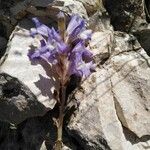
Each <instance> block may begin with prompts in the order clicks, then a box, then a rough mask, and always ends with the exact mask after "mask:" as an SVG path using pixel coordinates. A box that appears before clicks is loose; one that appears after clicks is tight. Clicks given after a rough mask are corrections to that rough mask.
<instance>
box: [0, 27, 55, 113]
mask: <svg viewBox="0 0 150 150" xmlns="http://www.w3.org/2000/svg"><path fill="white" fill-rule="evenodd" d="M11 36H12V37H13V38H10V41H9V44H8V48H7V55H5V56H4V57H3V59H5V60H4V63H3V64H2V65H1V69H0V72H2V73H7V74H9V75H11V76H12V77H16V78H17V79H18V80H20V81H21V82H22V83H23V84H25V85H26V86H28V87H29V89H30V90H31V91H32V92H33V94H34V95H35V96H36V97H37V99H38V101H39V103H41V105H43V106H44V107H45V112H47V111H48V109H52V108H53V107H54V105H55V100H54V99H53V96H52V92H53V90H54V88H55V86H56V85H57V83H56V82H55V79H54V78H53V77H52V76H51V75H52V70H51V71H49V70H47V65H46V64H45V63H44V62H43V67H44V68H45V70H44V69H43V67H42V66H41V65H31V62H30V60H29V58H28V56H27V54H28V52H29V49H30V45H31V44H38V43H37V41H38V40H37V39H33V38H31V37H29V32H28V30H24V29H22V28H16V30H15V31H14V32H13V33H12V35H11ZM50 74H51V75H50ZM49 76H50V77H52V78H51V79H49ZM46 85H47V88H45V87H46Z"/></svg>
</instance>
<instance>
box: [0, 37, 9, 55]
mask: <svg viewBox="0 0 150 150" xmlns="http://www.w3.org/2000/svg"><path fill="white" fill-rule="evenodd" d="M6 46H7V40H6V39H5V38H4V37H1V36H0V58H1V57H2V56H3V55H4V53H5V50H6Z"/></svg>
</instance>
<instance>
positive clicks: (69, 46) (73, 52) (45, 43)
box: [28, 14, 94, 84]
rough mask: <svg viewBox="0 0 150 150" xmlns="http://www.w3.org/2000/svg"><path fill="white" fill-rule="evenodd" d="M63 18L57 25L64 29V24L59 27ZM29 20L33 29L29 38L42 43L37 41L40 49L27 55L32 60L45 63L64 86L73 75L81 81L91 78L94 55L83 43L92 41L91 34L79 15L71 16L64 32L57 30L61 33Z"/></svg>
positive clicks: (34, 19)
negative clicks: (40, 38) (53, 67)
mask: <svg viewBox="0 0 150 150" xmlns="http://www.w3.org/2000/svg"><path fill="white" fill-rule="evenodd" d="M62 17H64V15H62V14H61V22H59V25H60V27H61V26H63V28H64V25H65V23H63V25H61V23H62V20H65V19H62ZM32 20H33V22H34V23H35V26H36V28H34V29H31V36H32V37H34V35H36V34H39V35H41V36H42V37H43V39H42V40H41V41H40V47H38V48H37V49H35V50H34V52H29V54H28V56H29V57H30V59H31V60H34V59H38V60H40V59H44V60H46V61H47V62H48V63H51V64H53V65H55V68H56V73H57V74H58V76H59V77H60V80H61V82H62V84H65V83H66V82H67V81H68V80H69V78H70V76H71V75H73V74H76V75H79V76H81V77H83V78H85V77H88V76H89V75H90V74H91V71H92V70H93V68H94V63H93V54H92V52H91V51H90V50H89V49H87V47H86V46H85V42H86V41H87V40H90V39H91V36H92V30H87V29H86V26H85V25H86V23H85V20H83V19H82V18H81V17H79V16H78V15H74V16H72V17H71V20H70V22H69V24H68V27H67V29H66V31H64V29H62V30H61V28H60V27H59V29H60V30H61V31H59V32H60V33H59V32H57V31H56V30H55V29H54V28H49V27H48V26H46V25H44V24H42V23H41V22H40V21H39V20H38V19H37V18H33V19H32ZM63 32H64V33H63ZM64 35H65V36H64ZM62 36H63V37H62Z"/></svg>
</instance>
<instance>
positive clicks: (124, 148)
mask: <svg viewBox="0 0 150 150" xmlns="http://www.w3.org/2000/svg"><path fill="white" fill-rule="evenodd" d="M116 35H118V37H117V36H116V41H119V40H121V39H122V40H121V42H122V43H120V45H119V43H118V44H117V45H118V47H116V51H117V50H118V49H120V52H119V53H117V54H114V55H113V54H112V57H110V59H109V60H108V61H107V63H105V65H103V68H97V70H96V73H94V74H92V75H91V76H90V77H89V78H88V79H87V80H86V81H85V82H84V83H83V84H82V85H81V88H80V89H79V90H78V91H77V92H76V94H75V99H77V100H78V101H80V103H81V104H80V106H79V110H78V112H77V115H76V117H74V118H73V119H72V121H71V123H70V125H69V126H68V128H69V131H68V132H69V134H70V135H71V136H73V137H74V138H76V140H78V142H79V141H80V143H81V145H82V146H83V147H84V149H112V150H141V149H144V146H143V145H144V144H143V143H142V139H143V138H144V139H145V140H146V141H148V140H150V136H147V135H150V133H149V132H150V128H149V127H150V125H149V123H150V117H149V116H150V110H149V109H150V101H149V97H150V95H149V94H150V93H149V88H150V87H149V86H150V78H149V77H150V68H149V57H148V55H147V54H146V52H145V51H144V50H143V49H142V48H140V49H138V50H134V49H130V45H131V44H130V43H129V41H130V40H131V37H130V36H128V35H127V34H123V33H122V36H121V33H116ZM124 37H126V38H124ZM127 41H128V42H127ZM116 43H117V42H116ZM136 43H137V41H136ZM137 44H138V43H137ZM127 45H128V48H127ZM137 46H139V44H138V45H134V47H137ZM127 49H129V51H127ZM143 73H144V75H143ZM125 128H126V129H127V130H128V131H130V136H132V134H131V133H134V140H133V139H132V140H131V139H128V136H129V135H128V136H127V135H126V134H127V133H128V132H126V130H125ZM116 133H117V134H116ZM128 134H129V133H128ZM137 141H138V142H137Z"/></svg>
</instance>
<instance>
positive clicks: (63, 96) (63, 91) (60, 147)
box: [54, 85, 66, 150]
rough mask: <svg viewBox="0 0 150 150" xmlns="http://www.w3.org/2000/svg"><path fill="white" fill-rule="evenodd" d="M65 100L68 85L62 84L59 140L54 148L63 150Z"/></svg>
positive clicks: (58, 129) (58, 126) (58, 128)
mask: <svg viewBox="0 0 150 150" xmlns="http://www.w3.org/2000/svg"><path fill="white" fill-rule="evenodd" d="M65 100H66V87H65V86H63V85H62V86H61V99H60V106H59V118H58V124H57V141H56V143H55V147H54V150H62V145H63V142H62V129H63V120H64V108H65Z"/></svg>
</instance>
